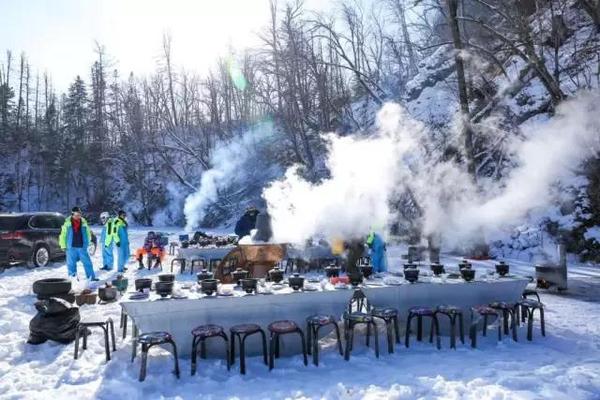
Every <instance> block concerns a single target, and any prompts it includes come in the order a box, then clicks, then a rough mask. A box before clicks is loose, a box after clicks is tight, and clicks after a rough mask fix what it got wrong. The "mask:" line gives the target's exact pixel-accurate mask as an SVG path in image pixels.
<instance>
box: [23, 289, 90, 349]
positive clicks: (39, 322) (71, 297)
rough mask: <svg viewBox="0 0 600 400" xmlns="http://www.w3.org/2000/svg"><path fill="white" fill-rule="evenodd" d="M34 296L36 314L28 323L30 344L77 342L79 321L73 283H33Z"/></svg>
mask: <svg viewBox="0 0 600 400" xmlns="http://www.w3.org/2000/svg"><path fill="white" fill-rule="evenodd" d="M32 290H33V293H35V294H36V296H37V298H38V301H37V302H36V303H35V308H36V310H37V314H36V315H35V316H34V317H33V319H32V320H31V321H30V322H29V338H28V340H27V342H28V343H30V344H42V343H44V342H46V341H47V340H53V341H55V342H58V343H70V342H71V341H73V340H74V339H75V332H76V330H77V324H78V323H79V321H80V316H79V308H78V307H77V306H75V305H73V303H74V302H75V293H73V291H72V290H71V281H70V280H68V279H63V278H49V279H41V280H38V281H35V282H34V283H33V288H32Z"/></svg>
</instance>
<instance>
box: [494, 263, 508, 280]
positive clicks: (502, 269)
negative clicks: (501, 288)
mask: <svg viewBox="0 0 600 400" xmlns="http://www.w3.org/2000/svg"><path fill="white" fill-rule="evenodd" d="M509 269H510V267H509V265H508V264H506V263H505V262H504V261H500V263H499V264H496V273H497V274H498V275H500V276H504V275H506V274H508V271H509Z"/></svg>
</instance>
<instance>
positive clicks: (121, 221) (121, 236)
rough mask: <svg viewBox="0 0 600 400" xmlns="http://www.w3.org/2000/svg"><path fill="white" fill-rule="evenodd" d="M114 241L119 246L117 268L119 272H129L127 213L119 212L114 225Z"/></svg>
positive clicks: (129, 253)
mask: <svg viewBox="0 0 600 400" xmlns="http://www.w3.org/2000/svg"><path fill="white" fill-rule="evenodd" d="M113 240H114V242H115V245H116V246H117V267H118V271H119V272H124V271H127V268H125V264H127V261H128V260H129V256H130V255H131V252H130V250H129V233H128V231H127V213H126V212H125V211H123V210H121V211H119V214H118V217H117V219H116V221H115V222H114V225H113Z"/></svg>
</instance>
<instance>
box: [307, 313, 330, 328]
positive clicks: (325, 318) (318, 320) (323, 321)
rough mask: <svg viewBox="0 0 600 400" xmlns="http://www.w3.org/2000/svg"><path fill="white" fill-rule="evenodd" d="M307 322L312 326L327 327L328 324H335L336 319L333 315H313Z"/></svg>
mask: <svg viewBox="0 0 600 400" xmlns="http://www.w3.org/2000/svg"><path fill="white" fill-rule="evenodd" d="M306 322H308V323H309V324H311V325H320V326H322V325H327V324H331V323H333V322H335V318H334V317H333V316H331V315H319V314H317V315H311V316H310V317H308V318H306Z"/></svg>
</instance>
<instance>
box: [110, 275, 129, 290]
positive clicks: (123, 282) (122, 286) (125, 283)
mask: <svg viewBox="0 0 600 400" xmlns="http://www.w3.org/2000/svg"><path fill="white" fill-rule="evenodd" d="M111 283H112V285H113V286H114V287H115V288H117V290H118V291H119V292H121V293H122V292H124V291H126V290H127V287H129V280H128V279H127V278H117V279H113V281H112V282H111Z"/></svg>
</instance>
